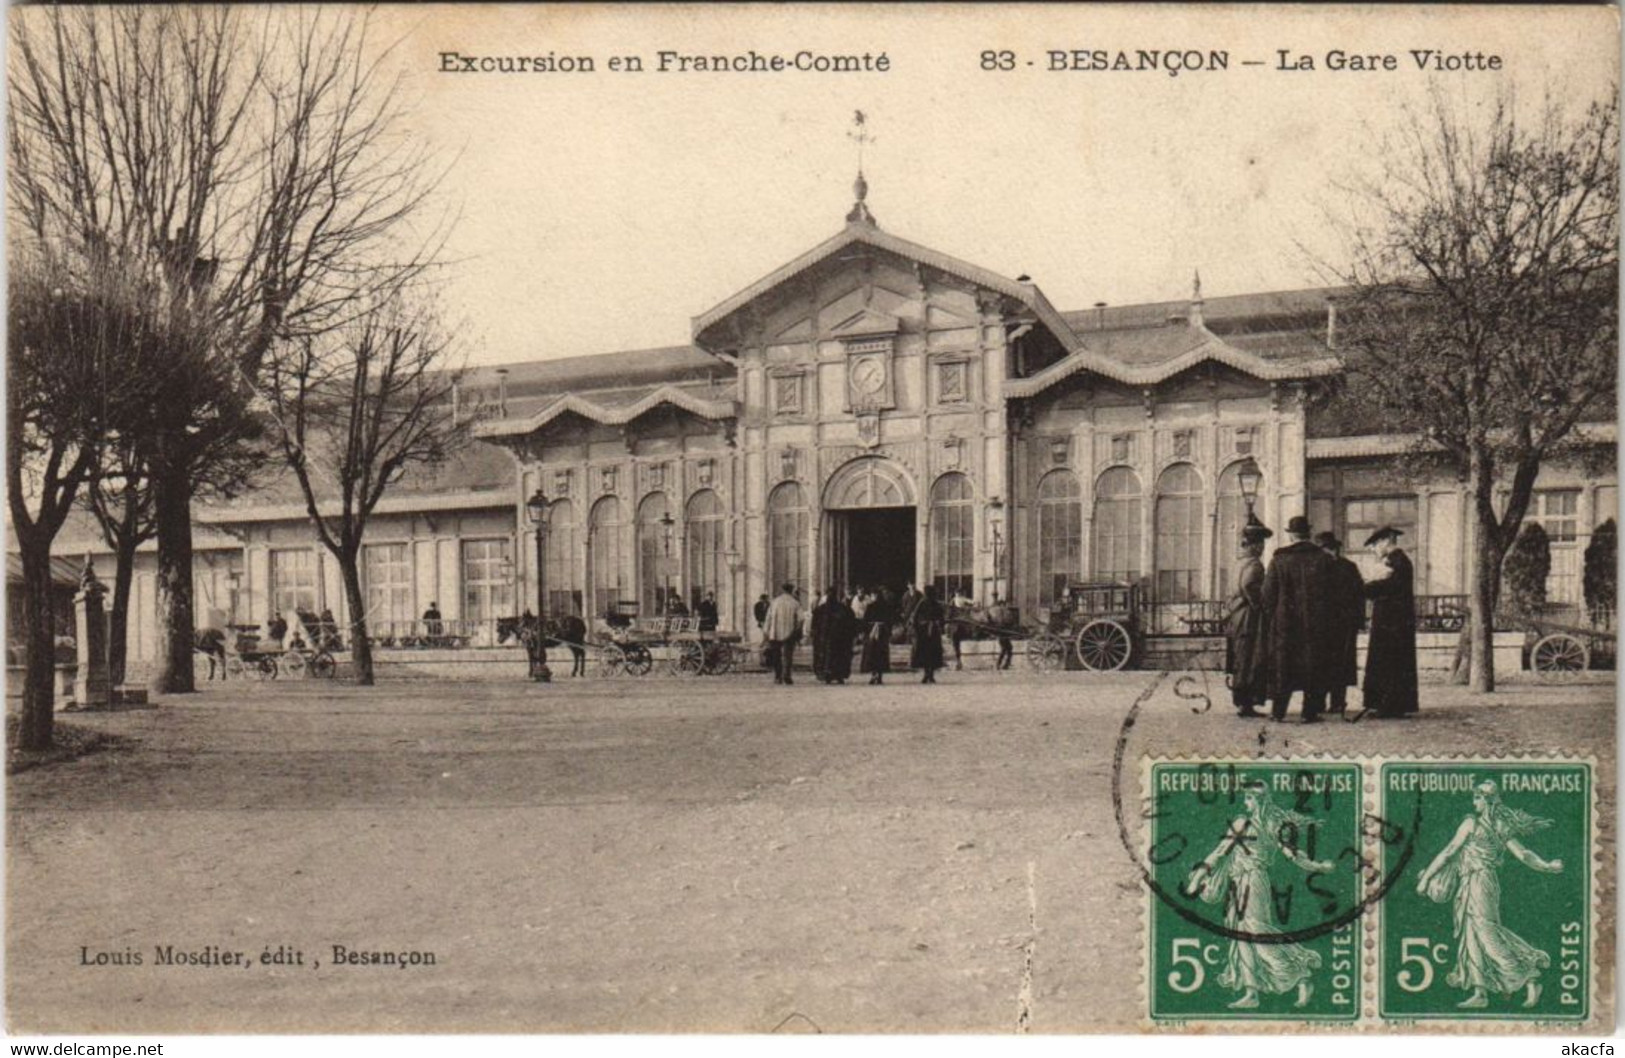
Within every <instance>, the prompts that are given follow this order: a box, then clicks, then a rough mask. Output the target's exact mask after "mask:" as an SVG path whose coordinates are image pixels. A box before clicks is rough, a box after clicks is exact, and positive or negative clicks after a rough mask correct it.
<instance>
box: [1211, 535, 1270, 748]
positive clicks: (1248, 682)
mask: <svg viewBox="0 0 1625 1058" xmlns="http://www.w3.org/2000/svg"><path fill="white" fill-rule="evenodd" d="M1274 535H1275V534H1274V533H1273V532H1271V531H1270V530H1269V527H1267V526H1266V525H1264V523H1262V522H1260V521H1257V520H1256V519H1251V518H1249V520H1248V522H1247V525H1246V526H1245V527H1244V528H1243V529H1242V531H1241V544H1240V547H1241V554H1240V559H1241V561H1240V564H1239V565H1238V567H1237V569H1236V590H1235V592H1234V593H1233V594H1232V595H1231V596H1230V599H1229V605H1228V606H1227V607H1226V608H1225V620H1224V634H1225V641H1224V646H1225V658H1224V671H1225V672H1226V673H1228V674H1229V676H1230V701H1231V703H1232V704H1234V705H1235V707H1236V713H1237V715H1238V716H1257V715H1258V707H1259V706H1261V705H1263V704H1264V700H1265V699H1266V698H1267V697H1268V694H1269V688H1268V681H1267V679H1266V677H1265V669H1266V663H1267V659H1268V651H1266V650H1265V644H1264V562H1263V555H1264V541H1266V540H1268V539H1269V538H1270V537H1272V536H1274Z"/></svg>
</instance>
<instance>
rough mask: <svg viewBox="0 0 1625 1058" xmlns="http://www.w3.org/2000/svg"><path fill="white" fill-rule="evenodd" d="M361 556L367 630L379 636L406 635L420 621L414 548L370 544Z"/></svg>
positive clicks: (400, 545) (364, 548) (398, 545)
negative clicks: (416, 606) (414, 589)
mask: <svg viewBox="0 0 1625 1058" xmlns="http://www.w3.org/2000/svg"><path fill="white" fill-rule="evenodd" d="M361 553H362V556H363V559H362V577H363V580H364V583H365V584H366V585H367V630H368V631H369V632H370V633H372V634H373V635H375V636H387V635H395V634H402V635H404V634H406V632H407V631H408V630H409V629H410V626H411V622H412V620H413V619H414V618H415V617H417V611H416V610H415V609H414V608H413V606H412V548H411V545H410V544H367V545H366V546H365V547H363V548H362V550H361ZM397 630H398V632H397Z"/></svg>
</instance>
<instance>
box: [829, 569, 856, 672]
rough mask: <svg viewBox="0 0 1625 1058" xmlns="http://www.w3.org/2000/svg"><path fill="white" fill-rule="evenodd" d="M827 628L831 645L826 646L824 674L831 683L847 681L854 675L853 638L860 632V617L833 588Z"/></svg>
mask: <svg viewBox="0 0 1625 1058" xmlns="http://www.w3.org/2000/svg"><path fill="white" fill-rule="evenodd" d="M825 628H826V636H827V638H828V641H829V645H828V646H826V647H825V648H824V676H825V678H826V680H827V681H828V682H829V683H845V682H846V681H847V680H848V679H849V678H851V676H852V640H853V639H855V638H856V637H857V634H858V619H857V617H856V616H855V615H854V614H853V613H852V607H851V606H849V605H848V604H847V602H846V600H845V599H843V598H841V597H840V596H839V595H837V594H835V592H834V591H833V590H832V591H831V592H830V598H829V621H828V624H827V625H826V626H825Z"/></svg>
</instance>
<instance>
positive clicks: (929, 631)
mask: <svg viewBox="0 0 1625 1058" xmlns="http://www.w3.org/2000/svg"><path fill="white" fill-rule="evenodd" d="M947 617H948V614H947V612H946V611H945V610H944V609H943V608H942V603H941V602H940V601H939V600H938V599H937V586H936V585H935V584H927V585H926V586H925V594H924V595H923V596H921V597H920V601H919V602H918V603H917V604H915V606H914V621H913V624H914V649H913V651H912V655H913V656H912V658H911V660H912V662H913V664H914V667H915V668H917V669H919V670H920V671H921V672H923V673H925V675H924V676H922V677H920V682H921V683H936V682H937V670H938V669H940V668H942V634H943V632H944V631H945V628H944V625H945V623H946V621H947Z"/></svg>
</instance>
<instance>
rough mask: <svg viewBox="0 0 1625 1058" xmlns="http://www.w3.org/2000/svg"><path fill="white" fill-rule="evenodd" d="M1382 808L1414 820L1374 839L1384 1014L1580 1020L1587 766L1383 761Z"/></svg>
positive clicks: (1589, 807)
mask: <svg viewBox="0 0 1625 1058" xmlns="http://www.w3.org/2000/svg"><path fill="white" fill-rule="evenodd" d="M1378 783H1379V787H1380V794H1379V796H1380V804H1381V808H1380V812H1381V814H1382V815H1383V816H1384V818H1386V819H1391V820H1415V829H1416V841H1415V844H1414V849H1412V851H1411V854H1410V855H1409V857H1408V859H1407V861H1406V862H1403V863H1401V862H1400V860H1401V859H1402V858H1405V857H1404V856H1403V852H1402V849H1401V848H1400V847H1398V846H1397V845H1396V846H1389V845H1387V844H1384V845H1383V846H1382V853H1381V857H1382V869H1383V870H1384V871H1390V870H1392V871H1396V872H1397V875H1398V877H1397V879H1396V883H1395V885H1394V887H1393V891H1392V892H1391V893H1390V894H1389V895H1388V896H1387V898H1386V899H1384V900H1383V901H1382V902H1381V904H1380V912H1379V915H1378V920H1379V922H1380V929H1379V931H1378V932H1379V937H1380V939H1379V945H1378V947H1379V954H1378V965H1379V969H1380V977H1379V986H1378V995H1379V997H1380V999H1379V1002H1378V1011H1379V1014H1380V1016H1381V1017H1382V1018H1383V1019H1384V1020H1389V1021H1395V1020H1399V1021H1411V1020H1415V1021H1421V1020H1424V1019H1427V1020H1432V1019H1441V1018H1442V1019H1448V1020H1452V1021H1530V1022H1584V1021H1586V1020H1587V1019H1588V1018H1589V1017H1590V1016H1591V992H1592V985H1593V979H1594V967H1593V962H1592V951H1593V941H1594V937H1593V930H1594V923H1593V921H1592V917H1591V909H1592V906H1593V885H1594V879H1593V877H1592V869H1593V865H1594V859H1593V855H1592V853H1593V843H1594V841H1595V839H1596V836H1595V833H1594V830H1593V828H1594V820H1593V818H1592V814H1593V804H1594V789H1593V776H1592V766H1591V764H1590V762H1588V761H1563V760H1542V761H1537V760H1507V761H1472V760H1465V761H1439V762H1429V761H1423V762H1407V761H1386V762H1384V763H1383V764H1382V765H1381V768H1380V769H1379V772H1378Z"/></svg>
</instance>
